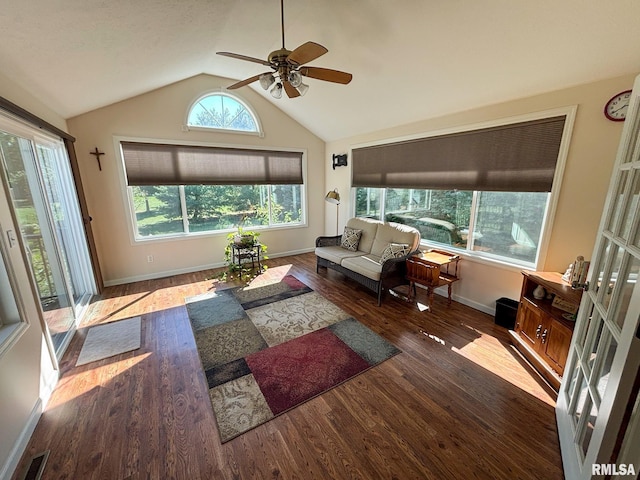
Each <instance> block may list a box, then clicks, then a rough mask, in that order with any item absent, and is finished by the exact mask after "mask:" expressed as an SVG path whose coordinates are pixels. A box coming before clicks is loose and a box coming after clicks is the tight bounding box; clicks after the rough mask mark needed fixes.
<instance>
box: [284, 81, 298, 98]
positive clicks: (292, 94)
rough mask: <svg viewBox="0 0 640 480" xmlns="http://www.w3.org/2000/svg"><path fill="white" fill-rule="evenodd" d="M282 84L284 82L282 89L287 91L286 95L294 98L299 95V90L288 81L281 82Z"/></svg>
mask: <svg viewBox="0 0 640 480" xmlns="http://www.w3.org/2000/svg"><path fill="white" fill-rule="evenodd" d="M283 84H284V91H285V92H287V96H288V97H289V98H295V97H299V96H300V92H299V91H298V90H297V89H296V87H294V86H293V85H291V84H290V83H289V82H286V81H285V82H283Z"/></svg>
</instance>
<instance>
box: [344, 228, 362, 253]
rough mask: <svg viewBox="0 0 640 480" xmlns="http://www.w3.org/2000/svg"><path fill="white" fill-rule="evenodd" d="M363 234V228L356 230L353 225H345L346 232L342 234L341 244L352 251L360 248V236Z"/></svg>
mask: <svg viewBox="0 0 640 480" xmlns="http://www.w3.org/2000/svg"><path fill="white" fill-rule="evenodd" d="M361 236H362V230H356V229H355V228H351V227H344V233H343V234H342V240H341V242H340V246H341V247H342V248H346V249H347V250H350V251H352V252H355V251H356V250H358V245H359V244H360V237H361Z"/></svg>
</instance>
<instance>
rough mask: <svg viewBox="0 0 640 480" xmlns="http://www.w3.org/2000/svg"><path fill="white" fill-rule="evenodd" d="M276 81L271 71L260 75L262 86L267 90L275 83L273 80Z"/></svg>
mask: <svg viewBox="0 0 640 480" xmlns="http://www.w3.org/2000/svg"><path fill="white" fill-rule="evenodd" d="M275 81H276V79H275V78H274V76H273V74H271V73H263V74H262V75H260V86H261V87H262V88H264V89H265V90H269V87H270V86H271V85H273V82H275Z"/></svg>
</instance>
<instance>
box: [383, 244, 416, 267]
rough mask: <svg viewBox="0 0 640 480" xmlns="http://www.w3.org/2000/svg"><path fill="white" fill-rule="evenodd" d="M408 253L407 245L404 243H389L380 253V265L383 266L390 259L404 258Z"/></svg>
mask: <svg viewBox="0 0 640 480" xmlns="http://www.w3.org/2000/svg"><path fill="white" fill-rule="evenodd" d="M408 253H409V245H407V244H406V243H390V244H389V245H387V246H386V248H385V249H384V250H383V251H382V256H381V257H380V264H383V263H384V262H386V261H387V260H389V259H390V258H399V257H404V256H405V255H407V254H408Z"/></svg>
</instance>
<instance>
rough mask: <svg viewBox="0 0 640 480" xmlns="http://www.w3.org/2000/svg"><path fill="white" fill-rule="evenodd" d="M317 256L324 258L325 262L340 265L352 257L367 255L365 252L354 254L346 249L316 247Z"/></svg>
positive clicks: (334, 246) (335, 246)
mask: <svg viewBox="0 0 640 480" xmlns="http://www.w3.org/2000/svg"><path fill="white" fill-rule="evenodd" d="M316 255H317V256H318V257H320V258H324V259H325V260H329V261H330V262H333V263H337V264H338V265H340V264H341V263H342V260H343V259H345V258H350V257H360V256H362V255H365V252H360V251H357V252H352V251H351V250H347V249H346V248H342V247H339V246H337V245H332V246H329V247H316Z"/></svg>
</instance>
